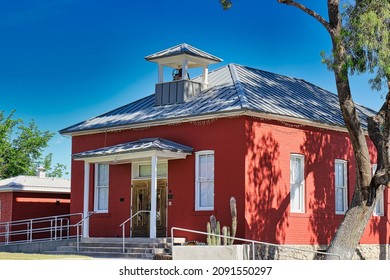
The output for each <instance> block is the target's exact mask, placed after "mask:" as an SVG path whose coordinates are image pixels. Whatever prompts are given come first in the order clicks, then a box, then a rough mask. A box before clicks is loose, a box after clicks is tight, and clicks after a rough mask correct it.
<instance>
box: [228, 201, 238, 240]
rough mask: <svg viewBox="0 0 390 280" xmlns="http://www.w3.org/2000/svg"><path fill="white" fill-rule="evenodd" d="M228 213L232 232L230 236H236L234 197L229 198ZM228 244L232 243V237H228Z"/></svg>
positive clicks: (235, 205)
mask: <svg viewBox="0 0 390 280" xmlns="http://www.w3.org/2000/svg"><path fill="white" fill-rule="evenodd" d="M230 214H231V215H232V232H231V235H230V234H229V236H231V237H236V231H237V204H236V199H235V198H234V197H231V198H230ZM229 241H230V242H229V244H230V245H231V244H233V242H234V239H229Z"/></svg>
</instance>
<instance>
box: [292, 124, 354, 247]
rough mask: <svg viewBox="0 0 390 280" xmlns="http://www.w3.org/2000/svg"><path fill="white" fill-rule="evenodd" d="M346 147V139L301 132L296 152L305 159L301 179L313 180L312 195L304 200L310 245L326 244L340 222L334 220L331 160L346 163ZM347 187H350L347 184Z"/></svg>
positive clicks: (344, 137)
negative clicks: (304, 177) (302, 134)
mask: <svg viewBox="0 0 390 280" xmlns="http://www.w3.org/2000/svg"><path fill="white" fill-rule="evenodd" d="M340 137H342V138H343V139H340ZM347 143H348V139H347V137H346V136H341V135H337V136H336V135H331V134H324V133H321V132H316V131H307V132H305V139H304V142H303V144H302V145H301V147H300V151H301V153H302V154H303V155H304V156H305V169H306V170H305V176H306V178H307V177H308V176H309V175H311V176H312V177H313V187H312V188H310V192H312V193H309V194H308V196H307V197H308V198H309V199H308V203H307V206H308V209H307V210H308V213H309V214H310V217H309V223H310V224H309V226H310V229H311V232H312V235H311V237H310V242H311V243H314V244H315V243H318V244H329V243H330V241H331V238H332V237H333V235H334V233H335V231H336V229H337V227H338V225H339V223H340V221H341V218H342V216H341V215H340V216H339V217H335V175H334V170H335V159H342V160H346V159H347V158H346V156H347V157H350V156H351V154H350V153H351V151H350V149H349V147H348V144H347ZM349 164H351V163H349ZM349 170H351V169H349ZM348 177H350V176H348ZM349 186H350V187H352V185H351V183H350V182H349ZM348 191H350V190H348ZM349 195H350V194H349Z"/></svg>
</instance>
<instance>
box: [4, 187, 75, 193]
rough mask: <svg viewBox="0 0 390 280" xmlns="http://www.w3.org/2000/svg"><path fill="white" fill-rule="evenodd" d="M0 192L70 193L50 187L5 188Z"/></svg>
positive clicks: (68, 190) (67, 190)
mask: <svg viewBox="0 0 390 280" xmlns="http://www.w3.org/2000/svg"><path fill="white" fill-rule="evenodd" d="M1 192H36V193H63V194H68V193H70V188H69V189H60V188H51V187H47V188H46V187H29V186H16V187H14V186H11V187H10V186H6V187H0V193H1Z"/></svg>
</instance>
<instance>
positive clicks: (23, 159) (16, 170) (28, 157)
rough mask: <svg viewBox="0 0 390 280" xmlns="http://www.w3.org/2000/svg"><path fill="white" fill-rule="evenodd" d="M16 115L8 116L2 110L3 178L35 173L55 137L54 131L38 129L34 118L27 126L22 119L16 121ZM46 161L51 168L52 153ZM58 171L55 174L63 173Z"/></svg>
mask: <svg viewBox="0 0 390 280" xmlns="http://www.w3.org/2000/svg"><path fill="white" fill-rule="evenodd" d="M13 115H14V112H12V113H11V114H10V115H9V116H8V117H5V116H4V112H0V178H9V177H14V176H18V175H35V172H36V168H37V166H38V165H40V164H41V163H42V161H43V160H42V153H43V150H44V149H45V148H46V147H47V146H48V142H49V140H50V139H51V138H52V137H53V136H54V133H53V132H49V131H41V130H39V129H38V127H37V125H36V123H35V122H34V121H31V122H30V123H28V124H27V125H25V124H24V122H23V121H22V120H20V119H17V120H14V119H13ZM44 164H45V167H46V169H49V168H48V167H49V166H50V164H51V155H50V157H49V158H48V157H46V158H45V160H44ZM61 168H62V166H60V167H58V168H57V169H58V170H62V169H61ZM58 170H57V171H56V172H55V173H54V174H60V172H59V171H58ZM61 175H62V174H61Z"/></svg>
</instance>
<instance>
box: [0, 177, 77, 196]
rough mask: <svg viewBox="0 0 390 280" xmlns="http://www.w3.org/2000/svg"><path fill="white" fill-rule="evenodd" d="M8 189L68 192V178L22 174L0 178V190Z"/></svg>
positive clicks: (7, 190)
mask: <svg viewBox="0 0 390 280" xmlns="http://www.w3.org/2000/svg"><path fill="white" fill-rule="evenodd" d="M9 191H32V192H58V193H70V180H69V179H63V178H52V177H37V176H24V175H20V176H17V177H12V178H8V179H2V180H0V192H9Z"/></svg>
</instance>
